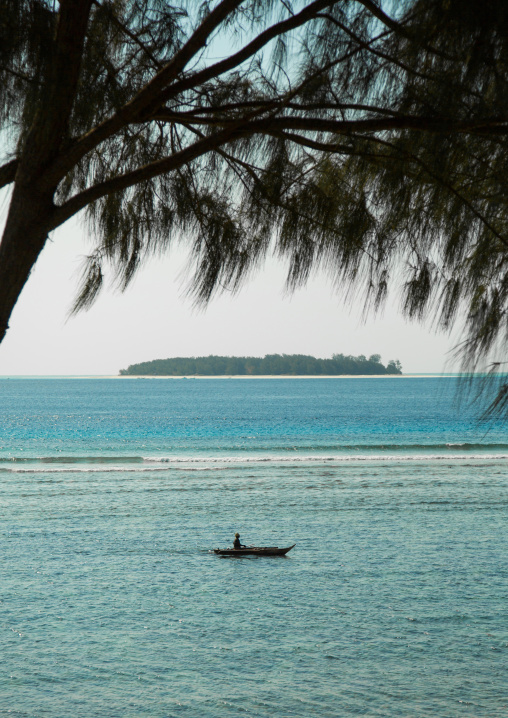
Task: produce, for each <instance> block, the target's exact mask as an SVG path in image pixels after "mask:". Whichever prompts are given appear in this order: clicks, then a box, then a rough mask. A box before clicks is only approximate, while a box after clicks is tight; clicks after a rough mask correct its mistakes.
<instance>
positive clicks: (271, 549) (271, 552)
mask: <svg viewBox="0 0 508 718" xmlns="http://www.w3.org/2000/svg"><path fill="white" fill-rule="evenodd" d="M295 546H296V544H293V545H292V546H288V547H287V548H279V547H278V546H250V547H249V548H214V550H213V552H214V553H216V554H217V555H218V556H285V555H286V554H287V552H288V551H291V549H292V548H294V547H295Z"/></svg>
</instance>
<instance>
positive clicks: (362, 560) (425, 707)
mask: <svg viewBox="0 0 508 718" xmlns="http://www.w3.org/2000/svg"><path fill="white" fill-rule="evenodd" d="M454 390H455V383H454V380H447V379H432V378H425V379H406V378H404V379H398V378H394V379H365V380H363V379H351V380H348V379H307V380H298V379H269V380H262V379H256V380H235V379H202V380H184V379H179V380H142V379H121V380H115V379H2V380H0V492H1V493H0V540H1V564H0V565H1V581H0V716H4V715H5V716H12V717H13V718H14V717H18V718H20V717H23V718H25V717H27V718H28V717H31V716H34V717H35V716H37V717H39V716H40V717H41V718H44V717H47V718H67V717H70V718H92V717H95V716H97V717H99V716H100V717H111V718H113V717H114V718H116V717H117V716H118V717H120V716H132V717H137V716H147V717H150V718H163V717H172V716H189V717H192V718H194V717H195V718H219V717H221V718H222V717H223V716H248V717H250V716H252V717H256V718H257V717H259V718H285V717H286V716H287V717H290V716H301V717H308V716H313V717H314V716H315V717H316V718H325V717H326V718H337V717H339V716H340V717H342V716H344V717H349V716H386V717H390V718H391V717H392V716H401V717H404V718H409V717H415V716H429V717H430V716H432V717H433V718H436V717H439V718H447V717H450V718H451V717H455V716H473V717H474V718H481V717H483V716H485V717H487V716H488V717H489V718H493V717H497V716H508V567H507V562H506V557H507V555H508V531H507V528H508V521H507V519H508V492H507V488H508V475H507V469H508V430H507V428H506V427H502V426H498V427H493V428H492V429H491V430H490V432H488V433H487V434H485V430H484V429H480V428H478V427H477V426H476V424H475V422H474V417H473V416H472V415H471V414H470V413H468V412H467V411H466V410H464V409H463V408H462V409H460V410H458V409H457V408H456V407H454V404H453V401H452V400H453V397H454ZM235 531H240V533H241V536H242V541H243V542H244V543H247V544H257V545H279V546H288V545H290V544H293V543H296V547H295V548H294V549H293V551H292V552H291V553H290V554H289V555H288V556H287V557H286V558H281V559H280V558H243V559H229V558H221V557H218V556H216V555H214V554H213V553H210V549H212V548H214V547H216V546H223V547H225V546H227V545H230V544H231V542H232V539H233V535H234V532H235Z"/></svg>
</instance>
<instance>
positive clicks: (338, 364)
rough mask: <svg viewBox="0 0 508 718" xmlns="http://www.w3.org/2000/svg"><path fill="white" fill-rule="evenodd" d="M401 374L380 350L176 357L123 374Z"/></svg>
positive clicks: (400, 368) (133, 366) (135, 368)
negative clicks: (317, 354) (384, 360)
mask: <svg viewBox="0 0 508 718" xmlns="http://www.w3.org/2000/svg"><path fill="white" fill-rule="evenodd" d="M347 374H352V375H357V376H358V375H361V374H370V375H387V374H402V367H401V364H400V362H399V361H397V360H394V359H392V360H390V361H389V362H388V364H387V365H386V366H383V364H381V357H380V355H379V354H372V356H370V357H369V358H368V359H367V357H365V356H363V354H361V355H360V356H357V357H354V356H345V355H344V354H334V355H333V356H332V358H331V359H316V358H315V357H312V356H307V355H306V354H267V355H266V356H265V357H221V356H213V355H212V356H207V357H174V358H172V359H155V360H154V361H147V362H142V363H140V364H132V365H131V366H129V367H128V368H127V369H122V370H121V371H120V375H121V376H234V375H237V376H266V375H272V376H298V375H300V376H326V375H329V376H341V375H347Z"/></svg>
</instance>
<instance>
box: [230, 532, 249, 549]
mask: <svg viewBox="0 0 508 718" xmlns="http://www.w3.org/2000/svg"><path fill="white" fill-rule="evenodd" d="M233 548H247V546H244V545H243V543H240V534H239V533H236V534H235V540H234V541H233Z"/></svg>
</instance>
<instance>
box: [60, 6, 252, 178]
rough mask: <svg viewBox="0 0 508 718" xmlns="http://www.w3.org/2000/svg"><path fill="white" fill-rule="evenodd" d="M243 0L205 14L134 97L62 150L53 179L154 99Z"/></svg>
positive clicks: (138, 113) (129, 120)
mask: <svg viewBox="0 0 508 718" xmlns="http://www.w3.org/2000/svg"><path fill="white" fill-rule="evenodd" d="M242 2H244V0H222V2H220V3H219V4H218V5H217V7H216V8H215V9H214V10H212V12H210V13H209V15H207V16H206V18H205V19H204V20H203V22H202V23H201V25H200V26H199V27H198V28H197V29H196V30H195V31H194V33H193V34H192V35H191V37H190V38H189V40H187V42H186V43H185V45H184V46H183V47H182V48H181V49H180V50H179V51H178V52H177V53H176V54H175V55H174V57H173V58H172V59H171V60H170V61H169V62H168V63H167V65H165V66H164V67H163V68H162V70H160V71H159V72H158V73H157V74H156V75H155V77H154V78H153V79H152V80H150V82H148V83H147V84H146V85H145V86H144V87H143V89H141V90H140V91H139V92H138V93H137V95H135V96H134V97H133V99H132V100H131V101H130V102H128V103H127V104H126V105H124V106H123V107H122V108H121V109H120V110H119V111H118V112H117V113H116V114H114V115H113V116H112V117H110V118H109V119H107V120H105V122H103V123H102V124H100V125H98V126H97V127H95V128H94V129H93V130H91V131H90V132H88V133H87V134H86V135H83V136H82V137H81V138H80V139H79V140H77V141H76V142H74V143H73V144H72V146H71V147H70V148H69V149H68V150H67V151H66V152H65V153H63V154H62V155H61V156H60V157H59V158H58V159H57V160H56V161H55V163H54V164H53V166H52V167H51V170H50V171H49V172H48V179H49V180H50V181H54V180H55V179H56V180H57V181H59V180H61V179H62V177H64V176H65V174H66V173H67V172H68V171H69V170H70V169H72V167H74V166H75V165H76V164H77V162H79V160H80V159H81V158H82V157H84V155H86V154H87V153H88V152H90V150H93V149H94V148H95V147H96V146H97V145H98V144H100V143H101V142H103V141H104V140H105V139H107V138H108V137H110V136H111V135H113V134H114V133H115V132H117V131H118V130H119V129H121V128H122V127H124V126H125V125H126V124H129V122H131V121H133V119H134V118H136V117H139V116H140V113H141V112H142V111H143V110H144V109H145V108H146V107H147V105H149V103H151V102H153V101H154V100H155V99H156V98H157V97H158V96H159V95H160V93H161V91H162V90H163V89H164V87H166V86H167V85H168V84H169V83H170V82H171V81H172V80H173V79H175V77H177V76H178V75H179V74H180V72H181V71H182V70H183V69H184V67H185V66H186V65H187V63H188V62H189V61H190V60H191V59H192V58H193V57H194V55H195V54H196V53H197V52H199V50H200V49H201V48H202V47H204V46H205V45H206V42H207V40H208V38H209V37H210V35H211V34H212V33H213V32H214V30H215V29H216V28H217V27H218V26H219V25H220V24H221V23H222V22H223V21H224V20H225V19H226V18H227V17H228V15H230V14H231V13H232V12H234V10H236V9H237V8H238V7H239V6H240V5H241V4H242Z"/></svg>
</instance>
